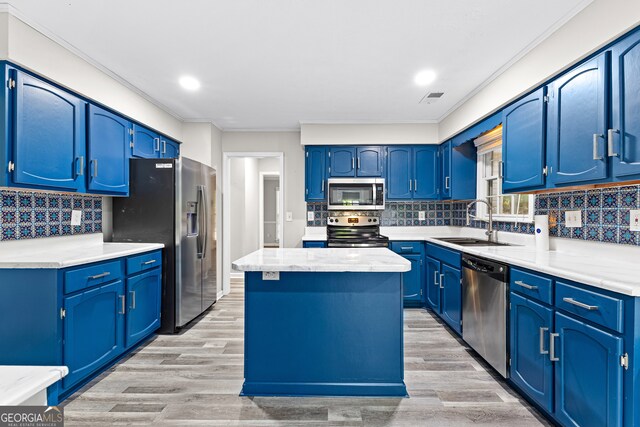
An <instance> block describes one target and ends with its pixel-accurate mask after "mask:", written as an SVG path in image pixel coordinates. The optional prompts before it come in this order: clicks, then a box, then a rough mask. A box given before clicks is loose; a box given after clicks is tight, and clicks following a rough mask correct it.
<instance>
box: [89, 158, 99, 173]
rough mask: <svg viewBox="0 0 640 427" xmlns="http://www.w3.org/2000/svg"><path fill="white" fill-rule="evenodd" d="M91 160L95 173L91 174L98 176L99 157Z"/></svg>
mask: <svg viewBox="0 0 640 427" xmlns="http://www.w3.org/2000/svg"><path fill="white" fill-rule="evenodd" d="M91 161H92V162H93V173H92V174H91V176H93V177H96V176H98V159H93V160H91Z"/></svg>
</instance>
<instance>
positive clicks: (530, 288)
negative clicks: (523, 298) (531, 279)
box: [515, 280, 538, 291]
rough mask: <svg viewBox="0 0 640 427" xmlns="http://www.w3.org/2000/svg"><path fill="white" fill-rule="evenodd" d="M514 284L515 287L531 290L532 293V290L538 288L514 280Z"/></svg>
mask: <svg viewBox="0 0 640 427" xmlns="http://www.w3.org/2000/svg"><path fill="white" fill-rule="evenodd" d="M515 283H516V285H518V286H522V287H523V288H525V289H529V290H531V291H533V290H535V289H538V287H537V286H532V285H527V284H526V283H524V282H523V281H522V280H516V282H515Z"/></svg>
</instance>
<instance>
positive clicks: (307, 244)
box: [302, 240, 327, 248]
mask: <svg viewBox="0 0 640 427" xmlns="http://www.w3.org/2000/svg"><path fill="white" fill-rule="evenodd" d="M302 247H303V248H326V247H327V242H326V241H320V240H307V241H304V242H302Z"/></svg>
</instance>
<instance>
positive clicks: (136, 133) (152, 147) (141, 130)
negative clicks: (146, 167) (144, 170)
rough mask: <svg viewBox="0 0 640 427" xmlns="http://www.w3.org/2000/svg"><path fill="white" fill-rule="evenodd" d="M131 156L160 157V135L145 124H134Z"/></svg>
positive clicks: (143, 157)
mask: <svg viewBox="0 0 640 427" xmlns="http://www.w3.org/2000/svg"><path fill="white" fill-rule="evenodd" d="M131 156H132V157H139V158H142V159H155V158H158V157H160V135H158V134H157V133H155V132H154V131H152V130H150V129H147V128H145V127H144V126H140V125H137V124H134V125H133V149H132V150H131Z"/></svg>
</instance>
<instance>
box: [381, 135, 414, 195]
mask: <svg viewBox="0 0 640 427" xmlns="http://www.w3.org/2000/svg"><path fill="white" fill-rule="evenodd" d="M412 159H413V148H412V147H407V146H401V145H400V146H395V147H394V146H390V147H388V148H387V182H386V185H387V197H386V198H387V200H407V199H411V197H412V196H413V192H412V190H413V171H412V170H411V169H412V166H413V164H412V163H413V160H412Z"/></svg>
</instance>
